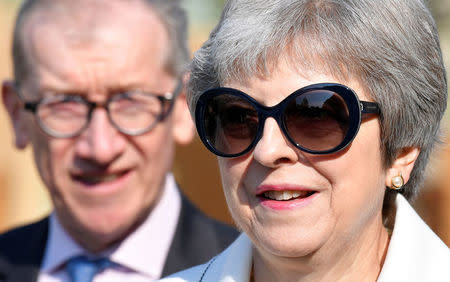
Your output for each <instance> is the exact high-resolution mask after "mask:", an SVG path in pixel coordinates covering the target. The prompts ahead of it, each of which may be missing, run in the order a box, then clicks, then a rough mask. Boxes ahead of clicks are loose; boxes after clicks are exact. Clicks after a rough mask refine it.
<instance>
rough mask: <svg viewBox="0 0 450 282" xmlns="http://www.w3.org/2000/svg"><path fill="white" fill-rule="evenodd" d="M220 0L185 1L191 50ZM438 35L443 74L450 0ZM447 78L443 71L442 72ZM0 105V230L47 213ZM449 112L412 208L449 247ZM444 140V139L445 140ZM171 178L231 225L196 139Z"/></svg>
mask: <svg viewBox="0 0 450 282" xmlns="http://www.w3.org/2000/svg"><path fill="white" fill-rule="evenodd" d="M20 2H21V1H20V0H0V79H1V80H3V79H4V78H11V77H12V74H11V73H12V66H11V59H10V57H11V56H10V53H11V36H12V28H13V22H14V19H15V14H16V11H17V9H18V6H19V5H20ZM223 2H224V1H223V0H185V7H186V9H187V10H188V13H189V17H190V26H189V31H190V46H191V50H192V51H195V50H196V49H197V48H199V46H200V45H201V44H202V43H203V42H204V41H205V40H206V38H207V37H208V34H209V32H210V31H211V29H212V28H213V27H214V25H215V24H216V22H217V20H218V18H219V16H220V11H221V8H222V7H223ZM429 3H430V7H431V9H432V12H433V14H434V16H435V18H436V21H437V24H438V29H439V33H440V37H441V44H442V49H443V52H444V60H445V63H446V66H447V72H450V0H431V1H429ZM447 76H448V74H447ZM7 119H8V117H7V114H6V112H5V111H4V109H3V107H0V136H1V140H2V141H1V142H2V143H1V144H2V146H0V233H2V232H4V231H6V230H8V229H10V228H12V227H15V226H18V225H23V224H25V223H28V222H31V221H34V220H37V219H39V218H42V217H44V216H45V215H47V214H48V213H49V212H50V211H51V209H52V206H51V202H50V199H49V197H48V194H47V192H46V190H45V188H44V187H43V184H42V182H41V180H40V178H39V176H38V174H37V172H36V169H35V167H34V163H33V159H32V153H31V150H30V148H28V149H26V150H24V151H17V150H16V149H15V148H14V145H13V137H12V135H11V128H10V125H9V123H8V120H7ZM449 125H450V116H449V114H448V111H447V113H446V116H445V117H444V141H445V142H444V144H443V145H442V146H441V148H439V149H438V150H437V151H436V152H435V154H434V156H433V158H432V162H431V166H430V167H429V169H428V176H427V180H426V183H425V188H424V189H423V193H422V194H421V195H420V197H419V198H418V199H417V201H416V202H415V207H416V209H417V211H418V212H419V213H420V215H421V216H422V217H423V218H424V220H425V221H426V222H427V223H428V225H430V227H431V228H432V229H433V230H434V231H435V232H436V233H437V234H438V235H439V236H440V237H441V238H442V239H443V240H444V242H445V243H446V244H447V246H450V187H449V186H450V183H448V182H449V181H448V179H449V177H448V176H449V175H450V146H449V145H447V144H448V143H449V142H448V139H449V137H450V131H449ZM449 144H450V143H449ZM174 174H175V177H176V179H177V181H178V183H179V184H180V186H181V187H182V188H183V191H184V193H185V194H186V195H187V196H188V197H189V198H190V199H191V200H192V201H193V202H195V203H196V204H197V205H198V206H199V207H200V208H201V209H202V210H203V211H204V212H206V213H208V214H209V215H210V216H212V217H214V218H217V219H220V220H223V221H225V222H228V223H231V224H232V220H231V218H230V216H229V213H228V211H227V208H226V204H225V200H224V197H223V192H222V189H221V184H220V176H219V173H218V168H217V164H216V160H215V157H213V156H212V155H211V154H210V153H209V152H207V151H206V149H204V148H203V147H202V145H201V144H200V141H199V139H198V138H197V139H196V140H195V141H194V142H193V144H191V145H189V146H184V147H179V148H177V157H176V161H175V164H174Z"/></svg>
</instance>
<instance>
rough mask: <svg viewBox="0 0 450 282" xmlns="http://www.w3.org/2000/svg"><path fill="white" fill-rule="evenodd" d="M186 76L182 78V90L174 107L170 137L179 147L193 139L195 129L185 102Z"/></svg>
mask: <svg viewBox="0 0 450 282" xmlns="http://www.w3.org/2000/svg"><path fill="white" fill-rule="evenodd" d="M187 80H188V75H185V76H184V77H183V89H182V90H181V93H180V94H179V95H178V97H177V99H176V101H175V105H174V109H173V111H174V117H173V128H172V131H173V132H172V135H173V136H174V138H175V142H176V143H178V144H180V145H185V144H189V143H190V142H191V141H192V139H193V138H194V134H195V128H194V122H193V121H192V118H191V114H190V112H189V108H188V105H187V100H186V82H187Z"/></svg>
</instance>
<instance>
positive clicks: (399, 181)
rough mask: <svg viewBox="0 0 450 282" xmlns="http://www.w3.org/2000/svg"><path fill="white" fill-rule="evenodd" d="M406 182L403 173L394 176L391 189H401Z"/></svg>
mask: <svg viewBox="0 0 450 282" xmlns="http://www.w3.org/2000/svg"><path fill="white" fill-rule="evenodd" d="M404 184H405V180H404V179H403V177H402V175H401V174H400V175H397V176H394V177H392V179H391V189H392V190H400V189H402V187H403V185H404Z"/></svg>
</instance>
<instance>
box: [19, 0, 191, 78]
mask: <svg viewBox="0 0 450 282" xmlns="http://www.w3.org/2000/svg"><path fill="white" fill-rule="evenodd" d="M140 1H142V2H143V3H145V4H147V5H149V7H151V8H152V10H153V11H154V12H155V13H156V14H157V16H158V17H159V19H160V20H161V22H162V23H163V24H164V26H165V28H166V31H167V33H168V37H169V48H170V53H169V56H168V62H167V67H168V71H169V72H170V73H171V74H173V75H175V76H177V77H180V76H182V75H183V73H184V72H185V71H186V68H187V65H188V63H189V60H190V52H189V48H188V45H187V25H188V24H187V15H186V11H185V10H184V8H183V7H182V6H181V1H180V0H170V1H169V0H140ZM53 4H55V3H54V1H53V0H50V1H48V0H25V1H24V2H23V4H22V6H21V7H20V9H19V13H18V16H17V18H16V23H15V28H14V34H13V49H12V50H13V54H12V55H13V66H14V76H15V79H16V81H17V82H18V83H20V81H21V80H23V79H24V78H25V77H26V75H27V74H28V72H29V71H30V70H31V68H32V66H31V65H30V62H28V61H27V58H26V54H25V49H24V46H23V34H22V33H23V26H24V23H25V22H26V20H27V19H28V18H29V16H30V15H31V14H32V13H33V12H36V11H37V10H40V9H45V7H47V5H53Z"/></svg>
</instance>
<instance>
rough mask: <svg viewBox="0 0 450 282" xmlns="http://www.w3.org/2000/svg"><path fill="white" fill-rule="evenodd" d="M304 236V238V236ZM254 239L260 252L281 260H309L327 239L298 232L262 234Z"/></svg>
mask: <svg viewBox="0 0 450 282" xmlns="http://www.w3.org/2000/svg"><path fill="white" fill-rule="evenodd" d="M302 235H303V236H302ZM255 236H256V237H255V238H252V241H253V244H254V245H255V247H256V248H257V249H258V251H259V252H261V253H264V254H266V255H270V256H274V257H280V258H307V257H308V256H310V255H312V254H314V253H315V252H317V251H318V250H319V249H320V248H321V247H322V246H323V245H324V241H325V238H323V236H320V235H319V234H317V236H308V235H307V234H301V233H300V236H299V233H298V232H292V233H291V232H282V233H281V234H280V232H276V233H274V234H267V233H266V234H260V235H255Z"/></svg>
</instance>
